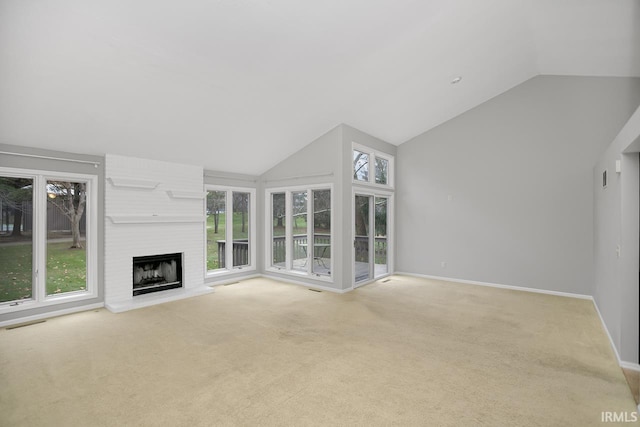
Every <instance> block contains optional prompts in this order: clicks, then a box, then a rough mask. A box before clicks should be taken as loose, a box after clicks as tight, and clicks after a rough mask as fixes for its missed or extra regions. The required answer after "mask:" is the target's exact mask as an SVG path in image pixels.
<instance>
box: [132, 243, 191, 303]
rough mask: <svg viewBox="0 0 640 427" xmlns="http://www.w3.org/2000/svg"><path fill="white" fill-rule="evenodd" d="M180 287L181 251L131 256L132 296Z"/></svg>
mask: <svg viewBox="0 0 640 427" xmlns="http://www.w3.org/2000/svg"><path fill="white" fill-rule="evenodd" d="M181 287H182V253H175V254H163V255H151V256H141V257H134V258H133V296H137V295H143V294H148V293H152V292H160V291H165V290H167V289H175V288H181Z"/></svg>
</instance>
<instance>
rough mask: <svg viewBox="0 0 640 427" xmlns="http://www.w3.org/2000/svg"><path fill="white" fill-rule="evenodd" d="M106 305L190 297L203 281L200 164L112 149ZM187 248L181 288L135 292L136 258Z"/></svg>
mask: <svg viewBox="0 0 640 427" xmlns="http://www.w3.org/2000/svg"><path fill="white" fill-rule="evenodd" d="M105 174H106V178H107V182H106V184H105V260H104V262H105V305H106V307H107V308H108V309H109V310H111V311H114V312H119V311H125V310H129V309H133V308H138V307H143V306H147V305H152V304H157V303H160V302H166V301H170V300H175V299H180V298H185V297H189V296H193V295H198V294H202V293H206V292H212V289H211V288H209V287H207V286H205V285H204V238H205V237H204V220H205V217H204V208H203V200H204V184H203V170H202V168H201V167H197V166H190V165H180V164H175V163H168V162H161V161H156V160H147V159H138V158H131V157H123V156H116V155H107V156H106V159H105ZM175 253H181V254H182V276H183V277H182V288H179V289H170V290H163V291H160V292H154V293H150V294H144V295H138V296H135V297H134V296H133V258H134V257H145V256H152V255H162V254H175Z"/></svg>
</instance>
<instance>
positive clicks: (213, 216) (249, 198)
mask: <svg viewBox="0 0 640 427" xmlns="http://www.w3.org/2000/svg"><path fill="white" fill-rule="evenodd" d="M254 200H255V190H253V189H245V188H223V187H215V186H207V199H206V216H207V220H206V236H207V239H206V240H207V241H206V257H207V267H206V268H207V274H219V273H225V272H227V273H228V272H231V271H233V270H235V269H244V268H250V269H254V268H255V261H254V259H255V248H254V243H253V242H254V241H255V206H254ZM227 242H231V244H227Z"/></svg>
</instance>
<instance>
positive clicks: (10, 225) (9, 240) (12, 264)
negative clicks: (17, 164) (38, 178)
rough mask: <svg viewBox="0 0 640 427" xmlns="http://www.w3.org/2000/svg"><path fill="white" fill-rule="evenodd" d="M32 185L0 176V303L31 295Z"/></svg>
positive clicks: (27, 179)
mask: <svg viewBox="0 0 640 427" xmlns="http://www.w3.org/2000/svg"><path fill="white" fill-rule="evenodd" d="M33 188H34V180H33V178H15V177H9V176H0V303H2V302H9V301H16V300H24V299H31V298H32V297H33V265H34V262H33V216H34V215H33V213H34V212H33Z"/></svg>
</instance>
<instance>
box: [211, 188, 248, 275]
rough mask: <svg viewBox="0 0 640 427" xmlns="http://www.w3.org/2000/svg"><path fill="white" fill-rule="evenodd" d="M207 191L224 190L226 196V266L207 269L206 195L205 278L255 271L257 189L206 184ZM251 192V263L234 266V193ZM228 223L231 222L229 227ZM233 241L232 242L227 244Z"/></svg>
mask: <svg viewBox="0 0 640 427" xmlns="http://www.w3.org/2000/svg"><path fill="white" fill-rule="evenodd" d="M205 191H206V192H209V191H224V192H225V193H226V197H225V208H224V209H225V213H224V214H225V241H226V243H225V247H224V250H225V253H224V257H225V266H224V268H218V269H216V270H208V269H207V221H206V217H207V202H206V197H205V201H204V206H203V209H204V215H205V221H204V236H205V238H204V257H205V258H204V259H205V262H204V275H205V279H210V278H214V277H220V276H226V275H229V274H237V273H240V272H246V271H254V270H256V256H257V251H256V246H257V245H256V224H257V220H256V212H257V209H256V205H257V199H256V189H255V188H252V187H231V186H226V185H210V184H207V185H205ZM234 192H236V193H249V264H248V265H238V266H235V267H234V266H233V193H234ZM227 224H231V227H228V226H227ZM229 242H231V244H227V243H229Z"/></svg>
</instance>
